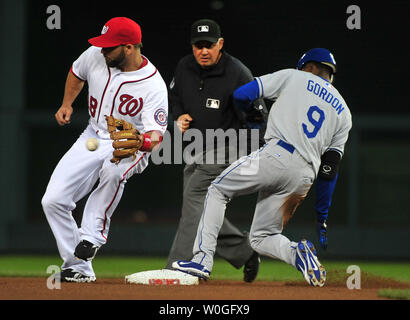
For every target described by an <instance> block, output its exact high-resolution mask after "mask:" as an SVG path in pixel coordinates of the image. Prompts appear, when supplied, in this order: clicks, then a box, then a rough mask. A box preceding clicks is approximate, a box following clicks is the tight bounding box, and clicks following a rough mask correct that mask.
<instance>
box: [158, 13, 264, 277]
mask: <svg viewBox="0 0 410 320" xmlns="http://www.w3.org/2000/svg"><path fill="white" fill-rule="evenodd" d="M223 43H224V39H223V38H222V36H221V30H220V27H219V25H218V24H217V23H216V22H215V21H213V20H209V19H201V20H198V21H196V22H194V23H193V25H192V27H191V44H192V51H193V54H189V55H187V56H185V57H183V58H182V59H181V60H180V61H179V63H178V65H177V67H176V70H175V74H174V78H173V79H172V82H171V84H170V91H169V107H170V110H171V112H172V115H173V117H174V120H176V121H177V127H178V129H179V130H180V131H181V132H182V133H185V132H186V131H187V130H188V129H191V128H195V129H198V130H200V131H201V132H202V134H203V140H204V150H206V152H205V151H204V152H203V153H201V154H196V155H194V159H196V160H195V162H194V163H192V164H188V163H186V164H185V167H184V183H183V203H182V215H181V218H180V221H179V226H178V230H177V232H176V235H175V238H174V242H173V244H172V248H171V251H170V253H169V256H168V262H167V266H166V268H168V269H172V266H171V265H172V262H174V261H177V260H190V259H191V258H192V248H193V244H194V241H195V236H196V233H197V229H198V225H199V221H200V219H201V215H202V211H203V204H204V200H205V196H206V193H207V190H208V187H209V185H210V184H211V182H212V181H213V180H214V179H215V178H216V177H217V176H218V175H219V174H220V173H221V172H222V171H223V170H224V169H226V168H227V167H228V165H229V162H232V161H234V160H236V158H235V159H229V157H228V154H229V145H228V144H227V143H226V146H225V145H224V146H223V148H224V151H225V153H226V157H225V159H226V160H225V161H224V162H223V163H220V161H219V160H217V159H215V158H214V160H215V161H217V163H216V164H215V162H214V163H212V164H210V163H206V159H205V158H206V156H205V154H206V153H207V152H213V153H216V152H215V151H216V146H215V141H213V142H212V145H207V143H206V138H205V132H206V129H215V130H216V129H223V130H224V131H226V130H228V129H230V128H233V129H235V130H236V131H238V130H239V129H244V128H250V127H251V126H252V127H253V128H255V127H260V130H261V132H260V135H259V136H260V137H263V134H264V132H263V131H264V126H265V125H266V115H267V111H266V107H265V105H264V103H263V101H258V104H257V105H256V106H257V107H255V110H253V112H251V114H243V113H241V112H240V111H239V110H238V109H237V108H235V106H234V104H233V98H232V94H233V92H234V90H235V89H236V88H238V87H239V86H241V85H243V84H245V83H248V82H249V81H252V80H253V76H252V74H251V72H250V71H249V69H248V68H247V67H246V66H245V65H244V64H243V63H242V62H240V61H239V60H238V59H236V58H234V57H232V56H231V55H229V54H228V53H227V52H226V51H224V50H223V49H222V48H223ZM263 111H264V112H263ZM178 129H177V128H174V130H178ZM237 136H239V135H237ZM249 136H250V135H248V137H249ZM250 142H251V141H250V139H249V138H248V143H247V144H248V147H249V146H250V144H251V143H250ZM259 144H260V142H259V139H258V138H257V143H256V148H255V149H257V148H258V147H259ZM250 151H253V150H250V149H248V150H247V151H245V152H246V153H249V152H250ZM225 153H224V154H225ZM238 153H239V152H238ZM208 159H209V158H208ZM201 160H202V161H201ZM218 163H219V164H218ZM216 253H217V254H218V255H219V256H220V257H222V258H224V259H225V260H227V261H228V262H229V263H231V264H232V265H233V266H234V267H235V268H237V269H239V268H241V267H242V266H245V267H244V281H246V282H252V281H253V280H255V278H256V276H257V274H258V271H259V264H260V259H259V255H258V254H257V253H256V252H255V251H253V249H252V248H251V247H250V244H249V240H248V234H247V233H246V232H241V231H240V230H238V228H236V227H235V226H234V225H233V224H232V223H231V222H229V221H228V219H226V218H225V220H224V224H223V226H222V229H221V231H220V233H219V237H218V244H217V248H216Z"/></svg>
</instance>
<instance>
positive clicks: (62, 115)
mask: <svg viewBox="0 0 410 320" xmlns="http://www.w3.org/2000/svg"><path fill="white" fill-rule="evenodd" d="M72 113H73V107H72V106H70V105H62V106H61V107H60V109H58V111H57V113H56V114H55V117H56V120H57V122H58V124H59V125H60V126H63V125H65V124H69V123H70V119H71V114H72Z"/></svg>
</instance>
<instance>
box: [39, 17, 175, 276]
mask: <svg viewBox="0 0 410 320" xmlns="http://www.w3.org/2000/svg"><path fill="white" fill-rule="evenodd" d="M88 41H89V42H90V43H91V44H92V46H91V47H89V48H88V49H87V50H86V51H84V52H83V53H82V54H81V55H80V57H79V58H78V59H77V60H76V61H75V62H74V63H73V65H72V68H71V70H70V71H69V73H68V77H67V80H66V86H65V92H64V99H63V103H62V106H61V107H60V109H59V110H58V111H57V113H56V115H55V116H56V120H57V122H58V123H59V124H60V125H65V124H68V123H69V122H70V118H71V114H72V112H73V108H72V103H73V102H74V100H75V99H76V97H77V96H78V94H79V93H80V91H81V90H82V88H83V86H84V83H85V82H86V81H87V83H88V108H89V114H90V120H89V124H88V126H87V127H86V129H85V130H84V131H83V133H82V134H81V135H80V137H79V138H78V139H77V141H76V142H75V143H74V144H73V145H72V147H71V148H70V149H69V150H68V151H67V153H66V154H65V155H64V156H63V157H62V159H61V160H60V161H59V163H58V164H57V166H56V168H55V170H54V172H53V174H52V176H51V178H50V181H49V184H48V186H47V190H46V192H45V195H44V197H43V199H42V206H43V209H44V213H45V215H46V217H47V220H48V223H49V225H50V227H51V230H52V232H53V234H54V236H55V238H56V242H57V246H58V250H59V253H60V255H61V258H62V259H63V261H64V262H63V265H62V272H61V274H60V276H61V281H70V282H91V281H95V279H96V278H95V273H94V270H93V268H92V264H91V260H92V259H93V258H94V256H95V254H96V252H97V250H98V248H99V247H101V246H102V245H103V244H105V243H106V242H107V237H108V231H109V227H110V220H111V216H112V214H113V212H114V210H115V208H116V207H117V205H118V203H119V201H120V199H121V196H122V194H123V191H124V186H125V183H126V182H127V180H128V179H129V178H131V176H132V175H134V174H136V173H137V174H139V173H142V172H143V171H144V169H145V168H146V167H147V165H148V158H149V156H150V152H151V151H152V149H153V148H154V147H155V146H156V145H158V144H159V143H160V141H161V137H162V134H163V133H164V132H165V130H166V128H167V114H168V97H167V88H166V85H165V82H164V81H163V79H162V77H161V75H160V73H159V72H158V70H157V69H156V68H155V66H154V65H153V64H152V63H151V62H150V61H149V60H148V59H147V58H146V57H145V56H143V55H142V54H141V47H142V44H141V29H140V26H139V25H138V24H137V23H136V22H134V21H133V20H131V19H128V18H125V17H116V18H113V19H111V20H109V21H108V22H107V23H106V24H105V25H104V27H103V30H102V32H101V35H100V36H98V37H95V38H91V39H89V40H88ZM106 115H107V116H109V115H111V116H113V117H115V118H119V119H124V120H126V121H128V122H130V123H132V124H133V125H134V127H135V128H136V129H138V130H139V131H140V132H141V133H142V134H143V136H144V142H143V146H142V148H141V149H140V150H139V151H138V152H137V153H136V157H135V159H134V158H133V157H129V158H126V159H122V161H120V162H119V163H118V164H115V163H112V162H110V159H111V158H112V156H113V154H112V153H113V150H114V149H113V146H112V142H113V141H112V140H111V139H110V134H109V132H108V131H107V122H106V120H105V116H106ZM89 138H95V139H97V141H98V148H97V149H96V150H95V151H90V150H89V149H87V147H86V142H87V140H88V139H89ZM98 180H99V183H98V185H97V186H96V188H95V189H94V190H93V187H94V185H95V184H96V182H97V181H98ZM92 190H93V191H92ZM91 191H92V192H91ZM90 192H91V194H90V196H89V198H88V200H87V202H86V205H85V208H84V212H83V217H82V221H81V227H80V228H79V227H77V224H76V222H75V220H74V219H73V216H72V210H73V209H74V208H75V207H76V203H77V202H78V201H79V200H80V199H82V198H83V197H84V196H86V195H87V194H88V193H90Z"/></svg>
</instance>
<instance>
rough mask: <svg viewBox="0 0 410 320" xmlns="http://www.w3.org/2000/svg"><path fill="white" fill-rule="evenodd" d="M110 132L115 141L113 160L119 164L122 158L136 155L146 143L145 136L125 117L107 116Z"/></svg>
mask: <svg viewBox="0 0 410 320" xmlns="http://www.w3.org/2000/svg"><path fill="white" fill-rule="evenodd" d="M105 120H106V121H107V128H108V132H109V133H110V137H111V139H112V140H114V141H113V143H112V146H113V147H114V151H113V158H112V159H111V160H110V161H111V162H113V163H115V164H118V163H119V162H120V161H121V160H122V159H124V158H128V157H131V156H132V157H134V159H135V157H136V156H135V154H136V153H137V152H138V150H139V149H140V148H141V147H142V144H143V143H144V136H143V135H142V134H141V133H140V132H139V131H138V129H135V128H134V126H133V125H132V124H131V123H129V122H128V121H125V120H123V119H116V118H114V117H113V116H105Z"/></svg>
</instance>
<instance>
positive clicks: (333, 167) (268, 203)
mask: <svg viewBox="0 0 410 320" xmlns="http://www.w3.org/2000/svg"><path fill="white" fill-rule="evenodd" d="M297 69H298V70H295V69H284V70H280V71H278V72H274V73H271V74H266V75H263V76H261V77H257V78H255V80H253V81H252V82H250V83H248V84H245V85H243V86H241V87H240V88H238V89H237V90H236V91H235V92H234V99H235V101H236V105H237V106H238V107H239V108H242V109H246V108H248V107H249V106H250V103H251V102H252V101H253V100H255V99H257V98H260V97H263V98H266V99H272V100H273V99H277V100H276V102H275V103H274V105H273V106H272V108H271V110H270V113H269V119H268V124H267V129H266V134H265V141H266V144H265V145H264V146H263V147H261V148H260V149H259V150H257V151H255V152H253V153H251V154H250V155H248V156H245V157H242V158H240V159H238V160H237V161H235V162H234V163H232V164H231V165H230V166H229V167H228V168H227V169H226V170H224V171H223V172H222V173H221V174H220V175H219V176H218V177H217V178H216V179H215V180H214V181H213V182H212V184H211V185H210V187H209V188H208V193H207V196H206V198H205V202H204V211H203V214H202V217H201V221H200V224H199V226H198V231H197V236H196V239H195V244H194V248H193V253H194V257H193V258H192V260H191V261H183V260H179V261H175V262H174V263H173V267H174V268H176V269H178V270H180V271H183V272H186V273H190V274H193V275H196V276H198V277H200V278H204V279H208V278H209V276H210V273H211V271H212V267H213V262H214V261H213V257H214V253H215V247H216V240H217V236H218V233H219V230H220V228H221V225H222V222H223V218H224V214H225V208H226V204H227V203H228V202H229V201H230V199H232V198H233V197H237V196H240V195H245V194H250V193H254V192H258V200H257V204H256V209H255V213H254V217H253V221H252V225H251V229H250V234H249V237H250V243H251V246H252V248H253V249H254V250H255V251H256V252H258V253H260V254H262V255H265V256H268V257H272V258H275V259H279V260H282V261H284V262H286V263H288V264H290V265H292V266H294V267H296V268H297V270H299V271H300V272H301V273H302V274H303V276H304V278H305V279H306V281H307V282H308V283H309V284H310V285H312V286H319V287H322V286H323V285H324V283H325V280H326V271H325V268H324V267H323V266H322V265H321V264H320V262H319V260H318V258H317V252H316V250H315V248H314V246H313V244H312V243H311V242H310V241H309V240H306V239H302V240H301V241H299V242H293V241H291V240H289V239H288V238H287V237H285V236H284V235H282V234H281V233H282V230H283V228H284V226H285V225H286V223H287V222H288V220H289V219H290V218H291V217H292V215H293V214H294V212H295V210H296V208H297V206H298V205H299V204H300V203H301V201H302V200H303V199H304V198H305V197H306V195H307V193H308V191H309V189H310V187H311V185H312V183H313V181H314V179H317V182H316V185H317V187H316V188H317V190H316V193H317V198H316V204H315V209H316V213H317V226H318V235H319V241H320V244H321V246H322V247H323V248H324V249H326V247H327V232H326V231H327V226H326V219H327V216H328V210H329V207H330V204H331V198H332V195H333V191H334V188H335V184H336V180H337V177H338V165H339V162H340V159H341V158H342V155H343V152H344V146H345V143H346V141H347V139H348V133H349V130H350V129H351V126H352V121H351V114H350V111H349V108H348V107H347V105H346V102H345V101H344V99H343V98H342V96H341V95H340V93H339V92H338V91H337V89H336V88H335V87H334V86H333V85H332V80H333V74H334V73H335V72H336V61H335V59H334V57H333V55H332V54H331V53H330V52H329V51H328V50H327V49H324V48H315V49H311V50H309V51H308V52H306V53H305V54H304V55H303V56H302V57H301V59H300V60H299V63H298V67H297Z"/></svg>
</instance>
